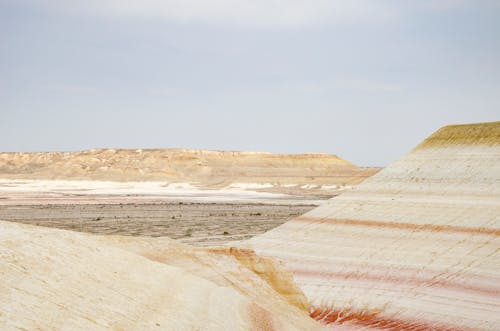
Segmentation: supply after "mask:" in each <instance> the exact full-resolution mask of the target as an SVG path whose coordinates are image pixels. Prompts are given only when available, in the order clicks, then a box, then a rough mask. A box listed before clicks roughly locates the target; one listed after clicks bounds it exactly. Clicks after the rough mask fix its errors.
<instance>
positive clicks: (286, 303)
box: [0, 222, 321, 330]
mask: <svg viewBox="0 0 500 331" xmlns="http://www.w3.org/2000/svg"><path fill="white" fill-rule="evenodd" d="M320 328H321V327H320V326H319V324H317V322H315V321H314V320H312V319H310V318H309V317H308V315H307V302H306V301H305V299H304V297H303V295H302V294H301V292H300V291H298V290H297V289H296V288H295V286H294V285H293V283H292V282H291V276H290V275H289V274H287V273H286V271H284V270H283V269H281V268H280V267H279V266H278V265H276V264H275V263H273V262H272V261H271V260H269V259H261V258H258V257H256V256H255V255H254V254H253V253H252V252H249V251H241V250H234V249H233V250H229V249H219V250H213V251H208V250H203V249H194V248H190V247H188V246H185V245H182V244H178V243H175V242H173V241H171V240H168V239H146V238H143V239H141V238H137V239H136V238H130V237H98V236H92V235H87V234H81V233H76V232H71V231H64V230H56V229H49V228H43V227H34V226H28V225H21V224H16V223H9V222H0V330H315V329H320Z"/></svg>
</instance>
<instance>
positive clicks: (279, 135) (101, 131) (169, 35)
mask: <svg viewBox="0 0 500 331" xmlns="http://www.w3.org/2000/svg"><path fill="white" fill-rule="evenodd" d="M494 120H500V1H460V0H436V1H430V0H420V1H368V0H342V1H336V0H329V1H327V0H289V1H283V0H212V1H207V0H163V1H161V0H143V1H127V0H87V1H70V0H65V1H63V0H53V1H50V0H0V151H49V150H81V149H88V148H98V147H113V148H162V147H181V148H203V149H222V150H259V151H271V152H277V153H304V152H326V153H333V154H337V155H339V156H341V157H343V158H345V159H347V160H350V161H352V162H354V163H357V164H359V165H364V166H369V165H386V164H388V163H389V162H391V161H393V160H395V159H397V158H399V157H400V156H401V155H402V154H404V153H406V152H407V151H408V150H409V149H411V148H412V147H414V146H415V145H416V144H418V143H419V142H420V141H421V140H422V139H424V138H425V137H426V136H427V135H429V134H430V133H432V132H433V131H435V130H436V129H437V128H439V127H440V126H442V125H446V124H451V123H465V122H481V121H494Z"/></svg>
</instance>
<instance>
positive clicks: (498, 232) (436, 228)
mask: <svg viewBox="0 0 500 331" xmlns="http://www.w3.org/2000/svg"><path fill="white" fill-rule="evenodd" d="M294 220H295V221H300V222H308V223H335V224H342V225H353V226H369V227H375V228H393V229H401V230H412V231H429V232H455V233H471V234H484V235H493V236H500V229H489V228H472V227H471V228H470V227H465V226H454V225H435V224H414V223H398V222H383V221H367V220H352V219H343V218H320V217H305V216H300V217H297V218H294Z"/></svg>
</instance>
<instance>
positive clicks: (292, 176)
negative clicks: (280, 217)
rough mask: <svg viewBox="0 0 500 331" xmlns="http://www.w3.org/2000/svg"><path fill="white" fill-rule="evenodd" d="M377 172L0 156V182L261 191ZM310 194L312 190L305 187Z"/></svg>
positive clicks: (115, 153)
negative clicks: (251, 187)
mask: <svg viewBox="0 0 500 331" xmlns="http://www.w3.org/2000/svg"><path fill="white" fill-rule="evenodd" d="M378 170H379V169H378V168H360V167H358V166H355V165H353V164H352V163H350V162H348V161H346V160H343V159H341V158H339V157H337V156H335V155H329V154H320V153H316V154H297V155H295V154H271V153H265V152H236V151H206V150H188V149H138V150H126V149H92V150H87V151H82V152H34V153H0V178H5V179H13V178H14V179H59V180H100V181H121V182H125V181H167V182H187V183H191V184H193V185H196V186H198V187H210V188H222V187H226V186H229V185H231V184H235V183H247V184H262V185H264V186H263V187H262V188H261V189H262V190H271V191H272V189H273V188H276V187H277V188H280V187H281V189H283V188H285V187H288V188H289V189H290V188H291V187H292V186H294V185H295V186H297V188H298V189H300V186H303V185H315V187H317V188H321V187H322V186H323V185H324V186H327V187H328V186H330V187H332V185H337V186H342V185H356V184H358V183H360V182H361V181H363V180H364V179H365V178H367V177H369V176H371V175H373V174H374V173H376V172H377V171H378ZM303 189H304V190H310V189H311V188H310V187H307V188H306V187H304V188H303Z"/></svg>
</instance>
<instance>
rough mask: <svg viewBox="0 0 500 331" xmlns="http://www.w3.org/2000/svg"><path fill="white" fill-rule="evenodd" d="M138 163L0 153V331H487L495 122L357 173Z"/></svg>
mask: <svg viewBox="0 0 500 331" xmlns="http://www.w3.org/2000/svg"><path fill="white" fill-rule="evenodd" d="M89 153H90V154H92V153H93V154H92V155H93V156H96V155H97V154H100V153H110V154H109V155H110V156H109V157H110V159H113V160H114V161H113V162H114V163H113V167H111V168H105V169H104V168H103V169H101V168H100V167H97V165H99V164H100V165H102V164H111V163H110V162H111V161H110V160H109V159H107V158H102V159H98V158H95V160H94V158H92V157H90V156H89V155H87V154H89ZM120 153H122V154H120ZM148 153H151V154H150V155H149V156H148V157H146V158H144V159H142V157H143V156H144V152H143V151H136V152H130V151H127V152H109V151H108V152H103V151H99V152H93V151H92V152H83V155H84V157H82V158H80V157H81V155H80V154H79V153H75V154H68V155H66V154H57V153H56V154H54V153H48V154H43V153H34V154H33V153H30V154H22V153H5V154H3V155H2V157H3V161H2V162H3V163H2V164H3V165H2V168H1V169H3V171H4V174H3V175H2V174H0V177H3V178H2V179H0V220H1V221H0V277H1V282H0V293H2V295H1V296H0V327H1V328H2V329H6V330H23V329H27V330H31V329H41V330H51V329H57V330H59V329H67V330H73V329H75V330H76V329H78V330H109V329H115V330H129V329H133V330H157V329H164V330H193V329H195V330H196V329H200V330H252V331H253V330H326V329H329V330H390V331H399V330H422V331H424V330H488V331H493V330H498V329H499V326H500V318H499V316H500V287H499V284H500V278H499V275H500V270H499V266H500V254H499V252H500V246H499V244H500V242H499V240H498V239H499V236H500V225H499V222H500V220H499V215H500V191H499V187H500V168H499V165H500V122H494V123H479V124H471V125H453V126H447V127H444V128H441V129H440V130H438V131H436V132H435V133H434V134H433V135H431V136H430V137H429V138H428V139H426V140H425V141H424V142H423V143H421V144H420V145H418V146H417V147H416V148H414V149H413V150H412V151H411V152H410V153H408V154H406V155H405V156H403V157H402V158H401V159H400V160H398V161H396V162H394V163H392V164H391V165H389V166H388V167H386V168H384V169H383V170H381V171H380V172H377V173H376V174H375V175H373V176H371V177H368V178H365V177H366V176H367V175H368V174H371V173H374V172H376V171H377V169H361V168H358V167H356V166H353V165H351V164H349V163H348V162H346V161H343V160H341V159H339V158H337V157H330V156H328V157H327V156H321V157H314V156H311V155H310V156H309V158H310V159H309V158H308V157H306V156H303V157H302V156H301V157H298V158H296V157H285V158H282V157H280V158H277V159H273V157H270V156H269V155H268V154H261V155H259V157H261V160H259V158H258V157H256V154H248V155H246V154H244V153H243V154H241V153H240V154H238V155H236V156H235V155H233V154H231V153H229V154H225V153H222V154H220V153H219V152H217V153H215V154H212V153H206V155H208V157H207V159H204V157H205V156H206V155H205V152H203V153H200V152H193V153H194V154H193V153H191V152H189V153H187V154H188V155H189V157H187V161H184V158H182V157H181V158H179V156H178V155H177V154H176V155H177V156H176V158H175V161H172V163H171V164H170V163H168V162H166V164H169V166H168V167H167V168H168V169H174V168H175V173H174V172H171V174H170V175H168V176H165V177H161V179H160V178H159V177H158V178H157V177H155V176H156V175H158V172H157V170H154V171H152V170H151V169H153V168H154V169H160V168H161V169H166V168H162V167H163V165H162V166H159V164H163V163H162V162H156V161H155V160H154V159H155V157H156V156H158V155H163V154H162V153H163V152H161V153H160V152H158V151H150V152H147V153H146V154H148ZM155 153H156V156H155V157H152V156H151V155H153V154H155ZM158 153H159V154H158ZM165 153H167V152H165ZM169 153H171V151H170V152H168V153H167V154H169ZM175 153H177V152H175ZM218 153H219V154H218ZM65 155H66V156H65ZM116 155H121V156H120V157H119V158H118V159H116V160H115V159H114V158H115V156H116ZM193 155H197V156H196V157H194V156H193ZM214 155H217V157H219V156H221V155H224V156H227V157H228V158H229V161H228V160H227V159H224V161H221V160H218V161H217V162H215V161H214V160H212V159H211V158H212V157H213V156H214ZM250 155H251V156H250ZM101 156H102V155H101ZM150 157H152V158H150ZM233 157H234V158H235V159H233ZM269 157H270V158H271V159H273V160H274V161H273V162H277V163H272V162H271V163H267V162H268V158H269ZM200 158H201V159H203V160H209V161H207V163H204V162H205V161H202V162H201V165H200V164H197V163H198V162H200ZM56 159H57V160H56ZM139 159H140V160H139ZM180 159H182V160H183V161H182V162H181V161H179V160H180ZM242 159H245V162H247V163H245V162H243V161H241V160H242ZM297 159H299V160H300V162H298V161H297ZM125 160H126V161H125ZM130 160H139V161H137V162H135V161H134V162H133V163H134V164H137V166H134V167H132V168H130V167H129V166H128V165H124V164H129V163H128V162H130ZM266 160H267V161H266ZM276 160H279V161H276ZM292 160H293V161H292ZM233 161H234V162H233ZM257 161H258V162H257ZM88 162H90V163H92V164H94V163H95V165H93V166H92V167H90V166H82V165H85V164H89V163H88ZM141 162H144V164H150V165H151V164H155V166H154V167H153V166H150V167H146V168H147V169H146V168H145V169H146V170H144V171H143V172H141V171H142V170H141V167H140V164H141ZM169 162H170V161H169ZM179 162H180V163H182V164H184V165H183V166H180V165H179V164H180V163H179ZM184 162H186V163H184ZM241 162H243V163H244V164H242V163H241ZM315 162H318V164H319V166H318V167H315V166H313V164H314V163H315ZM208 164H211V165H208ZM215 164H217V166H215ZM221 164H223V166H222V165H221ZM103 167H107V166H103ZM155 167H156V168H155ZM68 169H69V170H68ZM188 169H191V170H192V171H193V172H192V173H190V172H189V170H188ZM202 169H205V170H207V173H204V171H205V170H203V171H202ZM258 169H260V170H258ZM328 169H329V170H328ZM169 171H170V170H169ZM253 171H255V172H253ZM103 172H110V173H111V174H113V175H112V176H118V177H113V180H107V181H103V180H102V178H101V177H100V176H104V173H103ZM281 172H282V173H285V174H287V175H286V176H284V177H279V176H278V174H279V173H281ZM120 173H123V174H124V177H119V175H120ZM165 173H166V172H165ZM354 173H357V174H358V175H359V174H360V173H362V174H363V176H365V177H363V176H354V175H353V174H354ZM208 174H211V175H213V178H212V177H211V175H208ZM321 174H325V175H321ZM149 176H151V177H149ZM169 176H171V177H169ZM273 176H275V177H273ZM278 177H279V178H280V180H279V181H278V180H277V179H276V178H278ZM271 178H274V180H271ZM308 178H309V182H314V184H308ZM119 179H120V180H119ZM153 179H154V180H153ZM362 179H366V180H364V181H362ZM328 198H331V199H328ZM67 230H70V231H67ZM194 246H200V247H194ZM200 316H203V317H202V318H200Z"/></svg>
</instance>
